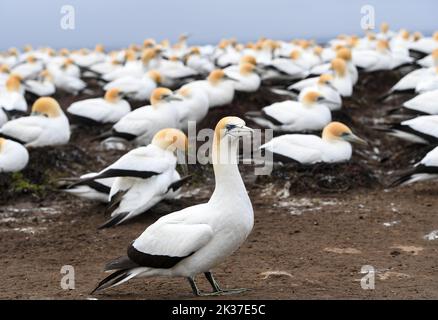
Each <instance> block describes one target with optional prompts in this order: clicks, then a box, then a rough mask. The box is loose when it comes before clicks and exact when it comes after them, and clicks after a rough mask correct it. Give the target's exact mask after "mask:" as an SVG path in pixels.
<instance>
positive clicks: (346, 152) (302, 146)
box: [260, 122, 367, 165]
mask: <svg viewBox="0 0 438 320" xmlns="http://www.w3.org/2000/svg"><path fill="white" fill-rule="evenodd" d="M350 142H355V143H360V144H367V143H366V142H365V141H364V140H362V139H361V138H359V137H357V136H356V135H354V134H353V133H352V132H351V130H350V129H349V128H348V127H347V126H346V125H344V124H342V123H340V122H332V123H330V124H329V125H327V126H326V127H325V128H324V131H323V133H322V138H320V137H318V136H315V135H305V134H287V135H283V136H279V137H276V138H274V139H272V140H271V141H269V142H268V143H266V144H264V145H263V146H261V147H260V149H262V150H265V151H266V152H270V153H272V154H273V159H274V161H280V162H282V163H287V162H299V163H301V164H305V165H309V164H315V163H318V162H326V163H337V162H345V161H348V160H350V158H351V155H352V147H351V144H350Z"/></svg>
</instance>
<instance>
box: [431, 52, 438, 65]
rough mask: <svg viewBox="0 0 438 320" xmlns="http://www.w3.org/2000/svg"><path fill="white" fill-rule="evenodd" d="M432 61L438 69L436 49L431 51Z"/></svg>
mask: <svg viewBox="0 0 438 320" xmlns="http://www.w3.org/2000/svg"><path fill="white" fill-rule="evenodd" d="M432 60H433V62H434V64H435V66H437V67H438V49H435V50H433V51H432Z"/></svg>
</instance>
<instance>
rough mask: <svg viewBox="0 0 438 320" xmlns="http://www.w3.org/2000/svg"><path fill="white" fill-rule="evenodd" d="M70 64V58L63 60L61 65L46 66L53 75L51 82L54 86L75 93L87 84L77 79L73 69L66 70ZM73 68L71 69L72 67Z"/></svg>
mask: <svg viewBox="0 0 438 320" xmlns="http://www.w3.org/2000/svg"><path fill="white" fill-rule="evenodd" d="M71 64H72V62H71V61H70V60H67V61H66V62H64V64H63V65H61V66H60V67H59V66H54V67H51V68H48V70H49V72H50V74H51V75H52V77H53V83H54V84H55V86H56V88H58V89H61V90H63V91H65V92H67V93H70V94H74V95H77V94H78V93H79V92H81V91H82V90H84V89H85V88H86V87H87V84H86V83H85V82H84V81H83V80H81V79H79V77H77V76H76V75H75V74H73V73H75V71H71V72H70V73H69V72H67V70H69V66H70V65H71ZM72 70H73V69H72Z"/></svg>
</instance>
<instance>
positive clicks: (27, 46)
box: [23, 44, 33, 52]
mask: <svg viewBox="0 0 438 320" xmlns="http://www.w3.org/2000/svg"><path fill="white" fill-rule="evenodd" d="M23 51H24V52H31V51H33V48H32V46H31V45H30V44H28V45H26V46H24V48H23Z"/></svg>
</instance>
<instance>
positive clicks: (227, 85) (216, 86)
mask: <svg viewBox="0 0 438 320" xmlns="http://www.w3.org/2000/svg"><path fill="white" fill-rule="evenodd" d="M233 81H234V79H231V78H230V77H229V76H227V75H226V74H225V72H224V71H223V70H222V69H216V70H214V71H212V72H211V73H210V75H209V76H208V78H207V80H200V81H193V82H191V83H189V84H187V86H189V87H197V88H200V89H201V90H204V91H205V92H206V93H207V95H208V101H209V102H208V103H209V107H210V108H214V107H220V106H224V105H228V104H230V103H231V102H232V101H233V99H234V91H235V90H234V85H233Z"/></svg>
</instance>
